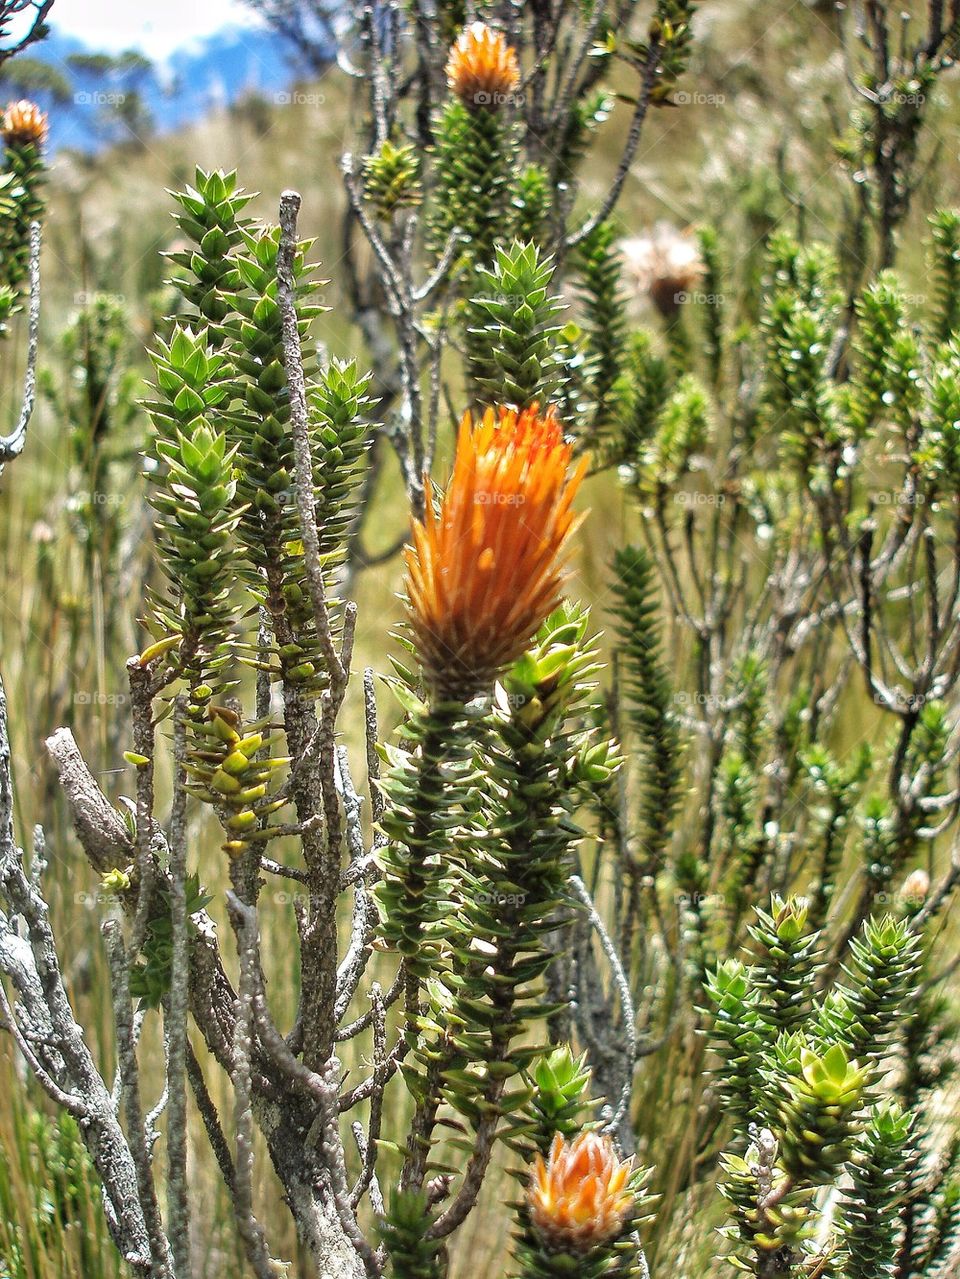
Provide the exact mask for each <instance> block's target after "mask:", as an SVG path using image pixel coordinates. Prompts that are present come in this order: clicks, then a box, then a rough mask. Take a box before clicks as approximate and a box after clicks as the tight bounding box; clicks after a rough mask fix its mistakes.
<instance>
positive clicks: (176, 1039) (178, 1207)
mask: <svg viewBox="0 0 960 1279" xmlns="http://www.w3.org/2000/svg"><path fill="white" fill-rule="evenodd" d="M185 716H186V698H184V697H183V696H182V695H181V696H179V697H178V698H177V699H176V701H175V703H174V709H173V761H174V778H173V804H172V809H171V814H170V930H171V955H170V993H169V995H168V996H167V1003H166V1009H165V1021H166V1032H167V1217H168V1233H169V1236H170V1249H171V1252H172V1254H173V1263H174V1268H175V1271H176V1276H177V1279H190V1276H191V1275H192V1274H193V1268H192V1264H191V1259H190V1205H189V1199H188V1192H187V1092H186V1056H187V1010H188V1007H189V1003H190V952H189V934H188V928H189V920H188V918H187V891H186V877H187V792H186V790H185V789H184V782H185V780H186V774H185V772H184V767H183V765H184V760H185V759H186V753H187V725H186V718H185Z"/></svg>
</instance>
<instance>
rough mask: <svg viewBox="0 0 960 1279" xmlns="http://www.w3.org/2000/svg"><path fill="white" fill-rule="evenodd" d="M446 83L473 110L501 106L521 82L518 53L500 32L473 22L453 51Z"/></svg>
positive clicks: (463, 32)
mask: <svg viewBox="0 0 960 1279" xmlns="http://www.w3.org/2000/svg"><path fill="white" fill-rule="evenodd" d="M447 84H448V85H449V86H450V89H451V91H452V92H453V93H455V94H456V95H457V97H458V98H459V99H460V101H461V102H462V103H463V104H464V106H466V107H469V108H470V109H471V110H475V109H477V108H480V109H483V110H490V109H493V108H495V107H498V106H500V105H501V104H502V102H503V100H504V98H506V97H507V96H508V95H509V94H511V93H513V92H514V90H515V89H516V88H517V86H518V85H519V84H520V64H519V63H518V62H517V55H516V53H515V51H514V50H513V49H512V48H511V47H510V45H508V44H507V42H506V40H504V38H503V36H502V35H501V34H500V32H499V31H494V30H492V28H490V27H488V26H487V24H486V23H485V22H471V24H470V26H469V27H466V28H465V29H464V30H463V31H462V32H461V33H460V36H459V37H458V39H457V40H456V42H455V43H454V45H453V47H452V48H451V50H450V57H449V59H448V61H447Z"/></svg>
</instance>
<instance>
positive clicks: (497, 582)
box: [405, 405, 587, 701]
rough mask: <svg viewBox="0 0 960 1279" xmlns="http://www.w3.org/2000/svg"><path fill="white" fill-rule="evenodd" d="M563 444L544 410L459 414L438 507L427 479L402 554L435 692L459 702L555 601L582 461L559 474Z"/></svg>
mask: <svg viewBox="0 0 960 1279" xmlns="http://www.w3.org/2000/svg"><path fill="white" fill-rule="evenodd" d="M572 452H573V450H572V447H571V445H569V444H567V443H565V441H564V439H563V433H562V431H561V428H560V423H559V422H558V421H557V419H556V417H555V416H554V414H553V410H552V409H549V410H548V411H547V412H546V413H545V414H544V415H542V416H541V415H540V412H539V406H538V405H534V406H533V407H532V408H529V409H525V410H524V411H523V412H522V413H518V412H517V411H516V410H515V409H505V408H501V409H500V410H499V411H498V412H494V410H493V409H487V411H486V413H485V414H484V416H483V420H482V421H480V422H478V423H477V424H476V425H474V422H473V419H472V418H471V416H470V414H469V413H465V414H464V416H463V420H462V421H461V423H460V435H459V437H458V439H457V452H456V458H455V460H454V466H453V475H452V477H451V479H450V483H449V485H448V486H447V491H446V493H445V494H444V497H443V500H442V502H441V504H440V509H439V512H438V511H436V510H434V504H433V491H432V488H431V485H430V480H429V478H427V480H426V515H425V517H424V520H423V523H420V521H419V520H417V521H415V522H414V525H413V545H412V546H409V547H407V549H406V552H405V559H406V564H407V598H408V600H409V608H410V621H411V625H412V628H413V632H414V635H415V637H416V645H417V651H418V653H419V656H420V660H421V662H422V663H423V667H424V670H425V672H426V675H427V678H428V680H429V682H430V684H431V687H432V688H433V690H434V691H435V692H437V693H439V694H440V695H441V696H445V697H449V698H451V699H453V700H457V701H468V700H469V699H470V698H471V697H473V696H474V695H475V694H476V693H477V692H479V691H480V690H481V689H483V688H485V687H487V686H489V685H490V684H491V683H492V682H493V680H494V679H495V678H496V676H497V674H498V673H499V672H500V671H501V670H502V669H503V668H504V667H505V666H507V665H509V663H510V662H513V661H515V660H516V659H517V658H518V657H520V655H521V654H522V653H523V652H524V650H525V649H526V647H527V644H528V643H529V641H530V639H531V637H532V636H533V634H534V632H535V631H536V629H537V627H538V626H539V625H540V623H541V622H542V621H543V619H544V618H545V617H547V615H548V614H549V613H550V612H552V610H553V609H554V608H556V606H557V604H558V603H559V600H560V593H561V588H562V586H563V578H564V574H563V566H562V563H561V552H562V551H563V550H564V548H565V547H566V545H567V542H568V541H569V539H570V536H571V534H572V533H573V531H574V530H575V528H576V527H577V526H578V525H579V523H580V519H579V518H578V517H577V516H576V515H575V514H574V512H573V510H572V509H571V504H572V502H573V498H574V494H575V493H576V491H577V489H578V487H579V485H580V481H581V480H582V478H583V474H584V471H585V470H586V465H587V462H586V459H584V460H583V461H581V463H580V464H579V466H577V467H576V469H575V470H574V471H573V473H572V474H570V462H571V457H572Z"/></svg>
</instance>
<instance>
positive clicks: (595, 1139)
mask: <svg viewBox="0 0 960 1279" xmlns="http://www.w3.org/2000/svg"><path fill="white" fill-rule="evenodd" d="M632 1173H633V1159H632V1158H631V1159H626V1160H623V1161H621V1160H619V1159H618V1158H617V1155H616V1152H615V1151H614V1149H613V1142H612V1141H611V1140H610V1138H609V1136H601V1135H600V1134H599V1133H596V1132H582V1133H580V1135H579V1136H578V1137H575V1138H574V1139H573V1141H572V1142H567V1141H565V1140H564V1138H563V1137H561V1136H560V1134H559V1133H558V1134H557V1135H556V1137H554V1139H553V1145H552V1146H551V1148H550V1158H549V1160H548V1161H547V1163H544V1161H543V1159H542V1157H541V1156H539V1155H538V1156H537V1160H536V1163H535V1164H534V1167H533V1174H532V1176H531V1178H530V1188H529V1190H528V1192H527V1207H528V1208H529V1211H530V1220H531V1222H532V1223H533V1225H534V1227H535V1228H536V1230H537V1231H538V1233H539V1234H540V1237H541V1238H542V1239H543V1241H544V1243H545V1244H547V1245H548V1247H551V1248H555V1249H556V1250H557V1251H559V1252H579V1253H586V1252H590V1251H591V1250H592V1249H594V1248H597V1247H599V1246H601V1245H602V1244H606V1243H611V1242H612V1241H613V1240H614V1239H616V1238H617V1236H618V1235H619V1234H620V1233H621V1231H622V1230H623V1227H624V1225H625V1223H626V1222H627V1220H628V1218H629V1216H630V1212H631V1209H632V1208H633V1204H634V1196H633V1193H632V1191H631V1190H630V1177H631V1174H632Z"/></svg>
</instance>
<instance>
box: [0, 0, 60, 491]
mask: <svg viewBox="0 0 960 1279" xmlns="http://www.w3.org/2000/svg"><path fill="white" fill-rule="evenodd" d="M51 2H52V0H51ZM39 350H40V223H39V222H33V223H31V225H30V311H29V320H28V326H27V368H26V372H25V373H24V375H23V395H22V397H21V403H20V416H19V418H18V420H17V424H16V426H15V427H14V428H13V430H12V431H11V432H10V434H9V435H0V475H2V474H3V468H4V465H5V464H6V463H7V462H10V461H12V460H13V458H15V457H19V455H20V454H21V453H22V452H23V446H24V444H26V442H27V427H28V426H29V425H30V418H31V417H32V416H33V406H34V403H35V401H36V396H37V355H38V353H39Z"/></svg>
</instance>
